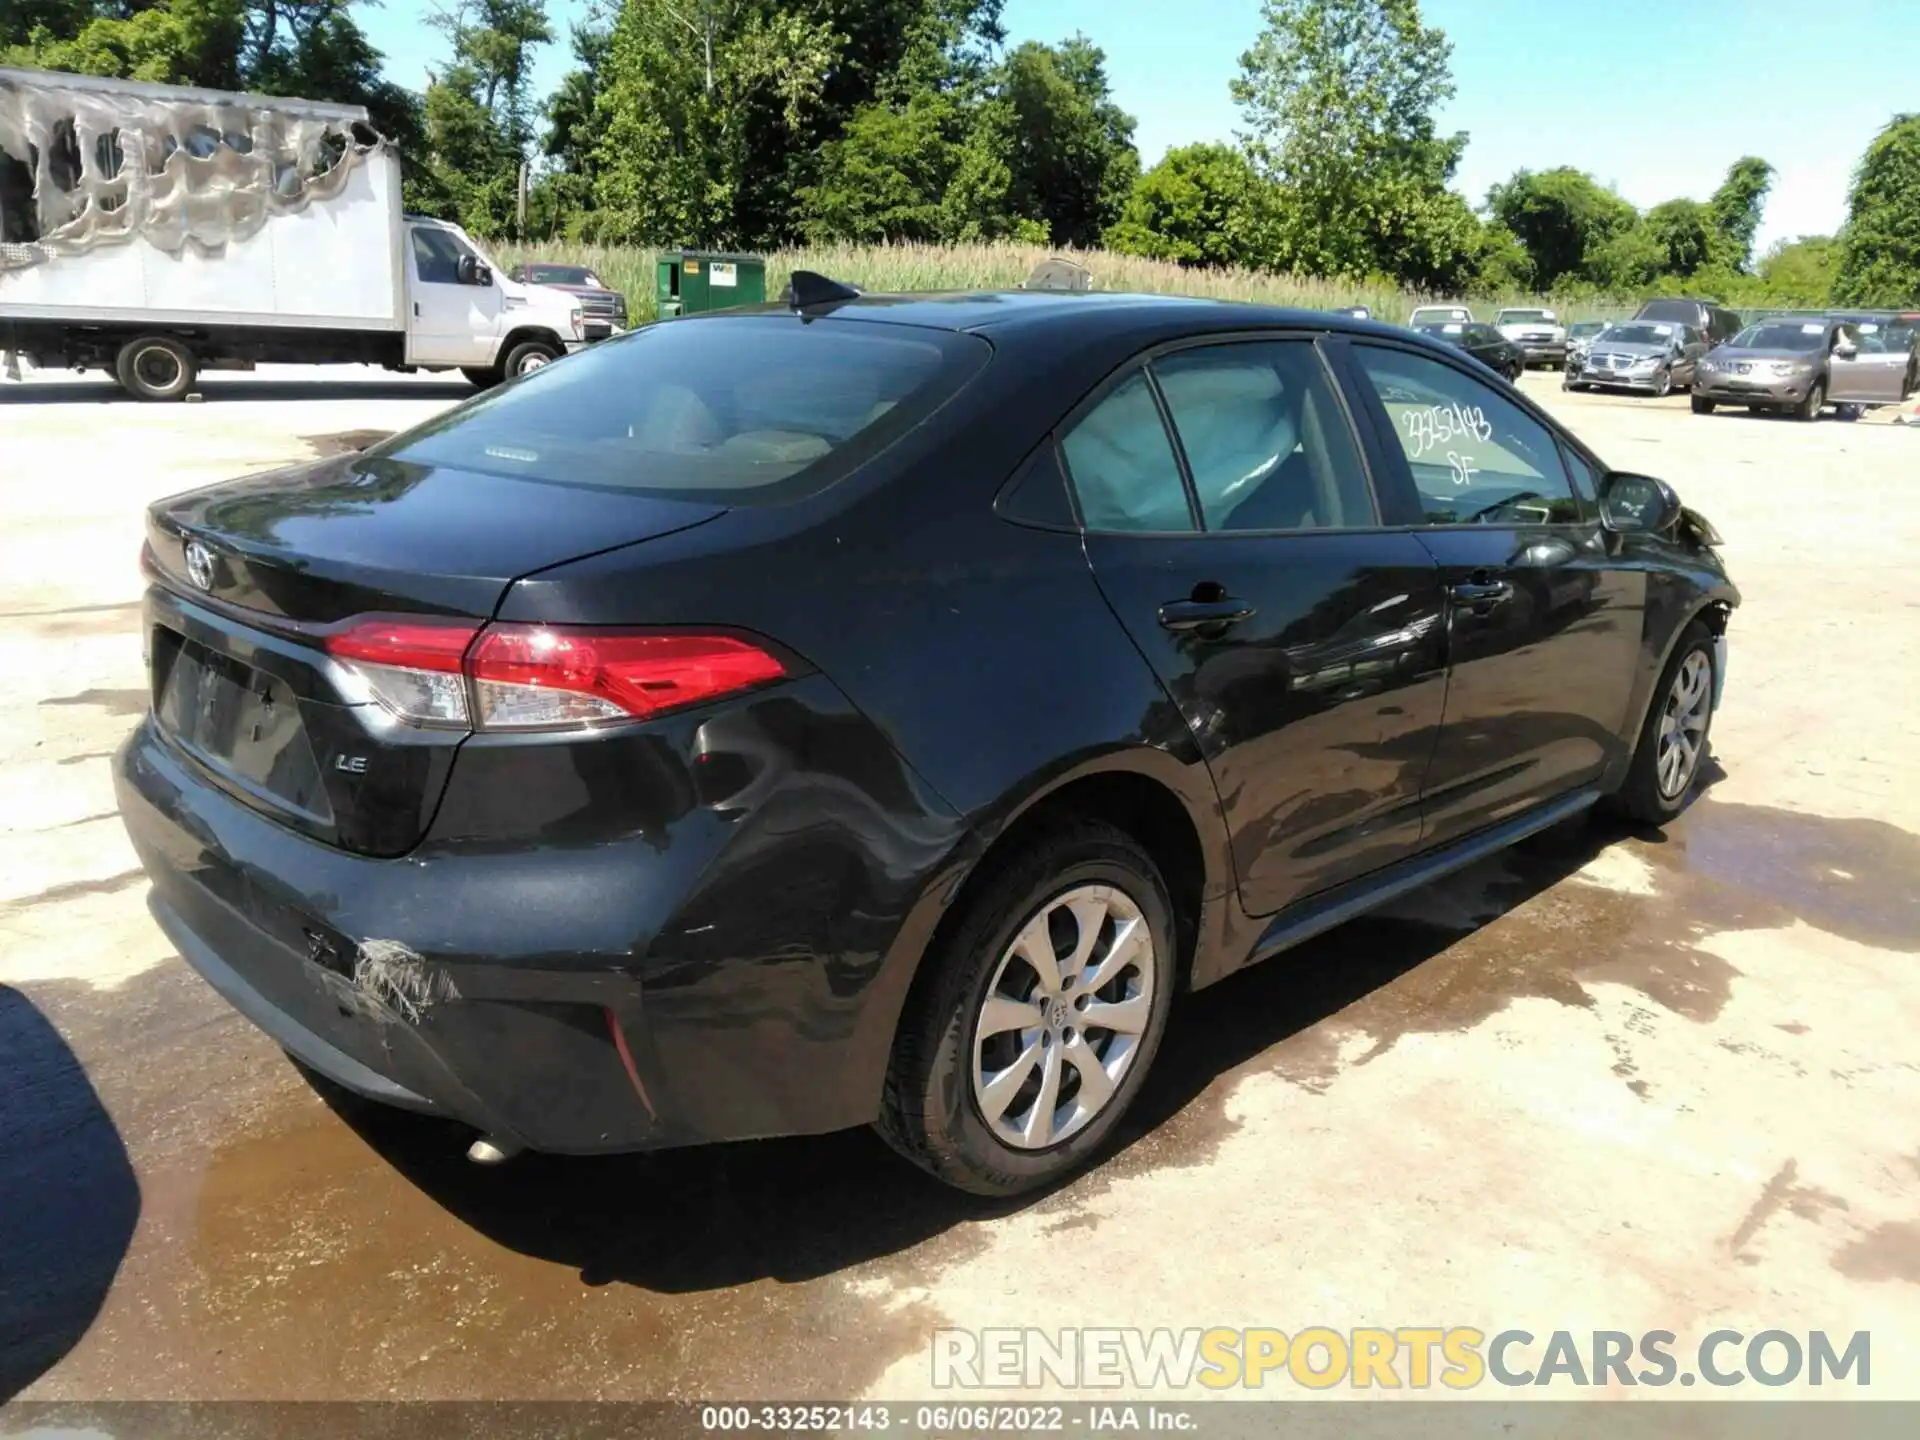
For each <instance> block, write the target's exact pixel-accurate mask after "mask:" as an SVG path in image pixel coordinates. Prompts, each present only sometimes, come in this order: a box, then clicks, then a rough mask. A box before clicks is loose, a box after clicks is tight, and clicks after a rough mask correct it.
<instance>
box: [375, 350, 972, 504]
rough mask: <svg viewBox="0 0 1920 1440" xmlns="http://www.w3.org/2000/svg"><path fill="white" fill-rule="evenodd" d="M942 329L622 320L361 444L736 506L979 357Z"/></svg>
mask: <svg viewBox="0 0 1920 1440" xmlns="http://www.w3.org/2000/svg"><path fill="white" fill-rule="evenodd" d="M991 354H992V351H991V350H990V349H989V347H988V346H987V344H986V342H985V341H983V340H980V339H978V338H976V337H974V336H971V335H963V334H959V333H956V332H951V331H942V330H929V329H919V328H911V327H908V326H904V325H900V326H894V325H863V324H855V323H849V322H845V321H833V320H813V321H807V320H802V319H800V318H799V317H797V316H796V317H788V316H773V315H714V316H700V317H695V318H694V319H691V320H676V321H674V322H672V323H671V324H663V325H649V326H646V327H645V328H643V329H640V330H634V331H630V332H629V333H628V334H626V335H624V336H621V337H620V338H619V339H616V340H607V341H603V342H602V343H600V344H598V345H595V346H593V347H591V348H590V349H588V350H584V351H582V352H580V353H579V354H577V355H570V356H568V357H567V359H566V360H564V361H562V362H560V363H558V364H554V365H548V366H544V367H542V368H541V369H540V370H537V371H535V372H534V373H533V374H532V375H529V376H527V377H526V378H525V379H523V380H518V381H515V382H514V383H513V384H511V385H508V386H504V387H502V388H501V389H499V390H496V391H493V392H492V393H491V394H489V395H486V396H484V397H482V398H481V399H479V400H476V401H473V402H471V403H469V404H466V405H462V406H461V407H460V408H459V409H457V410H452V411H448V412H447V413H446V414H444V415H442V416H439V417H438V418H436V419H434V420H429V421H428V422H427V423H426V424H424V425H421V426H419V427H417V428H415V429H413V430H410V431H407V432H405V433H404V434H402V435H399V436H396V437H395V438H394V439H392V440H390V441H387V442H385V443H384V444H383V445H380V446H377V447H375V449H374V450H373V451H370V452H369V453H370V454H374V455H384V456H387V457H389V458H392V459H395V460H402V461H418V462H420V463H423V464H430V465H447V466H453V467H457V468H460V469H467V470H478V471H482V472H484V473H487V474H495V475H513V476H517V477H524V478H526V479H529V480H543V481H547V482H550V483H553V484H579V485H593V486H601V487H609V488H614V489H621V490H643V491H647V492H649V493H653V494H666V495H681V496H685V497H688V498H697V499H716V498H720V499H724V500H725V502H726V503H727V504H730V505H748V504H778V503H783V502H784V501H786V500H789V499H796V498H798V497H799V496H801V495H804V494H810V493H812V492H813V491H815V490H817V489H819V488H821V487H822V486H824V485H827V484H829V483H831V482H832V481H834V480H837V479H839V478H840V477H841V476H843V475H846V474H848V473H850V472H851V471H852V470H853V469H854V468H855V467H856V466H858V465H860V464H861V463H863V462H864V461H866V460H867V459H869V458H871V457H872V456H873V455H875V454H878V453H879V451H880V450H881V449H883V448H885V446H886V445H888V444H890V443H891V442H892V441H894V440H896V439H898V438H900V437H901V436H902V435H904V434H906V433H907V431H909V430H911V429H912V428H913V427H914V426H916V425H918V424H919V423H920V422H921V421H922V420H924V419H925V418H926V417H927V416H928V415H930V414H931V413H932V412H933V411H934V409H935V408H936V407H938V406H939V405H941V404H942V403H944V402H945V401H947V400H948V399H950V398H951V397H952V396H953V395H954V394H955V393H956V392H957V391H958V390H959V389H960V387H961V386H962V385H964V384H965V383H966V382H967V381H968V380H970V379H971V378H972V377H973V376H974V375H975V374H976V373H978V372H979V370H980V369H981V367H982V366H984V365H985V364H986V363H987V360H988V358H989V357H990V356H991Z"/></svg>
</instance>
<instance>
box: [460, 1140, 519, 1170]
mask: <svg viewBox="0 0 1920 1440" xmlns="http://www.w3.org/2000/svg"><path fill="white" fill-rule="evenodd" d="M519 1153H520V1147H519V1146H518V1145H515V1144H514V1143H513V1142H512V1141H510V1140H498V1139H495V1138H494V1137H493V1136H491V1135H482V1136H481V1137H480V1138H479V1139H478V1140H476V1141H474V1142H473V1144H471V1145H469V1146H468V1147H467V1159H469V1160H471V1161H472V1162H473V1163H474V1164H476V1165H504V1164H505V1163H506V1162H507V1161H509V1160H511V1159H512V1158H513V1157H514V1156H516V1155H518V1154H519Z"/></svg>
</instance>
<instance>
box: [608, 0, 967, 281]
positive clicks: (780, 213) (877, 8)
mask: <svg viewBox="0 0 1920 1440" xmlns="http://www.w3.org/2000/svg"><path fill="white" fill-rule="evenodd" d="M1000 4H1001V0H623V3H622V4H621V6H620V9H619V13H618V15H617V17H616V19H615V21H614V25H613V30H612V41H611V47H610V49H609V52H608V56H607V59H606V61H605V63H604V65H603V66H602V70H603V73H604V74H605V76H606V81H605V84H604V85H603V86H602V88H601V90H600V95H599V101H598V111H599V114H600V117H601V123H602V125H603V127H604V129H603V132H602V136H601V139H600V142H599V144H598V146H597V147H596V150H595V168H596V172H597V176H596V181H595V191H594V198H595V202H596V203H597V204H598V205H600V206H601V207H602V208H603V210H604V212H605V213H604V215H603V216H602V217H601V218H600V219H599V221H598V222H597V224H598V227H599V229H600V230H601V231H602V232H603V233H604V234H607V235H608V236H610V237H618V238H625V239H635V240H643V241H648V242H651V243H665V244H685V243H704V244H726V245H747V246H754V247H764V246H769V245H777V244H783V243H787V242H789V241H791V240H793V239H796V238H798V236H799V234H800V233H801V229H802V226H803V225H804V226H806V227H807V229H808V233H820V230H821V227H823V226H825V225H827V224H829V223H831V222H829V221H827V220H825V219H823V218H822V217H824V216H827V215H836V216H841V217H844V218H845V219H846V220H847V223H850V224H854V225H855V226H856V228H862V227H864V230H863V233H873V231H874V228H875V227H877V228H878V230H879V232H880V233H890V231H891V230H893V229H894V228H897V227H898V226H899V225H901V224H907V225H911V226H923V225H924V218H922V219H919V220H901V219H900V218H899V217H900V216H901V215H903V214H905V213H906V212H909V211H915V210H919V209H923V208H924V202H925V200H926V196H927V193H928V192H927V188H926V187H927V186H928V185H929V184H930V183H931V182H930V181H928V179H927V176H928V175H929V174H932V175H936V176H940V177H942V178H943V179H944V177H945V176H946V174H947V173H948V167H949V162H951V164H952V166H953V167H954V168H953V173H956V174H957V173H959V171H960V170H961V169H964V168H965V167H964V166H962V165H961V162H960V160H959V159H958V158H957V157H956V156H954V155H953V154H952V153H950V152H949V151H948V150H947V148H946V146H945V145H942V144H933V142H934V140H935V138H936V137H942V138H944V139H946V140H948V141H951V142H952V143H954V144H959V143H960V141H961V139H962V138H963V136H964V133H965V132H966V131H967V129H968V128H969V127H970V124H971V116H972V113H973V111H974V109H975V107H976V106H977V104H978V103H979V101H980V96H981V93H982V90H983V86H984V80H983V78H982V77H984V76H985V74H986V72H987V71H988V69H989V68H990V59H991V52H992V50H993V47H995V46H996V45H998V44H999V42H1000V40H1001V39H1002V36H1003V32H1002V30H1001V28H1000V19H999V17H1000ZM709 56H710V57H711V59H710V60H709ZM923 96H924V97H929V100H930V101H931V103H929V100H920V101H919V104H918V105H917V107H916V106H915V102H916V100H917V99H918V97H923ZM910 107H911V108H912V113H909V110H910ZM882 111H887V112H891V113H890V114H882V113H881V112H882ZM956 117H964V120H961V119H957V118H956ZM956 125H957V126H958V128H957V129H956V128H955V127H956ZM903 135H905V136H914V137H918V138H919V139H926V140H927V141H928V142H929V143H930V144H933V149H932V151H931V152H930V153H929V154H927V155H925V156H913V155H910V154H908V153H907V151H906V150H905V149H903V148H902V145H901V143H897V142H899V141H900V138H901V137H902V136H903ZM874 167H879V169H880V170H883V171H886V172H887V173H888V174H889V175H890V177H891V181H890V188H889V190H888V191H887V194H886V195H885V197H884V198H879V199H876V197H871V196H862V195H858V194H855V193H853V192H852V186H854V185H856V184H859V183H864V180H865V179H870V178H871V175H872V173H873V170H874ZM851 176H859V177H862V178H861V179H859V180H854V179H850V178H849V177H851ZM997 178H998V177H997V176H995V177H988V179H989V180H993V181H997ZM903 186H905V187H906V188H902V187H903ZM931 193H932V195H933V197H934V199H935V200H938V199H940V197H941V194H942V191H941V189H939V188H937V187H936V188H934V189H933V190H932V192H931ZM876 216H878V217H880V218H878V219H876V218H875V217H876ZM888 216H892V217H894V218H893V219H888V218H886V217H888Z"/></svg>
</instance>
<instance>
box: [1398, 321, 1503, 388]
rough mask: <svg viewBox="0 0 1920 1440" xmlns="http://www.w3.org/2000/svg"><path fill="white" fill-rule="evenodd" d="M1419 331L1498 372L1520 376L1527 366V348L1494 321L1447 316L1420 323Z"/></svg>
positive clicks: (1495, 372) (1499, 373)
mask: <svg viewBox="0 0 1920 1440" xmlns="http://www.w3.org/2000/svg"><path fill="white" fill-rule="evenodd" d="M1417 330H1418V333H1420V334H1422V335H1430V336H1432V337H1433V338H1434V339H1435V340H1438V341H1440V342H1441V343H1442V344H1445V345H1451V346H1453V347H1454V348H1455V349H1458V350H1464V351H1466V352H1467V354H1469V355H1471V356H1473V358H1474V359H1476V360H1478V361H1479V362H1480V363H1481V364H1482V365H1484V366H1486V367H1487V368H1488V369H1489V370H1491V371H1493V373H1494V374H1496V375H1504V376H1506V377H1507V379H1509V380H1518V379H1519V378H1520V375H1521V372H1522V371H1524V370H1525V369H1526V368H1527V352H1526V351H1525V350H1524V349H1522V348H1521V347H1520V346H1519V345H1518V344H1516V343H1515V342H1514V341H1512V340H1509V339H1508V338H1507V337H1506V336H1504V335H1502V334H1501V333H1500V332H1499V331H1498V330H1496V329H1494V328H1493V326H1491V325H1483V324H1481V323H1480V322H1479V321H1477V320H1448V321H1446V322H1444V323H1442V324H1433V325H1421V326H1418V327H1417Z"/></svg>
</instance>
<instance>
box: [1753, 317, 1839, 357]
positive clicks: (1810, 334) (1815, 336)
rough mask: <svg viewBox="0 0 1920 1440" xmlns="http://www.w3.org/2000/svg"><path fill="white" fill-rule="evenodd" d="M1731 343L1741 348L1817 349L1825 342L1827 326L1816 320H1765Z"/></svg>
mask: <svg viewBox="0 0 1920 1440" xmlns="http://www.w3.org/2000/svg"><path fill="white" fill-rule="evenodd" d="M1731 343H1732V344H1733V345H1734V346H1735V347H1736V348H1738V349H1741V350H1818V349H1820V348H1821V347H1822V346H1824V345H1825V344H1826V343H1827V327H1826V325H1825V324H1823V323H1822V322H1821V321H1818V320H1766V321H1762V322H1761V323H1760V324H1758V325H1749V326H1748V327H1747V328H1746V329H1744V330H1742V331H1741V332H1740V333H1739V334H1738V335H1736V336H1734V337H1733V340H1732V342H1731Z"/></svg>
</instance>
